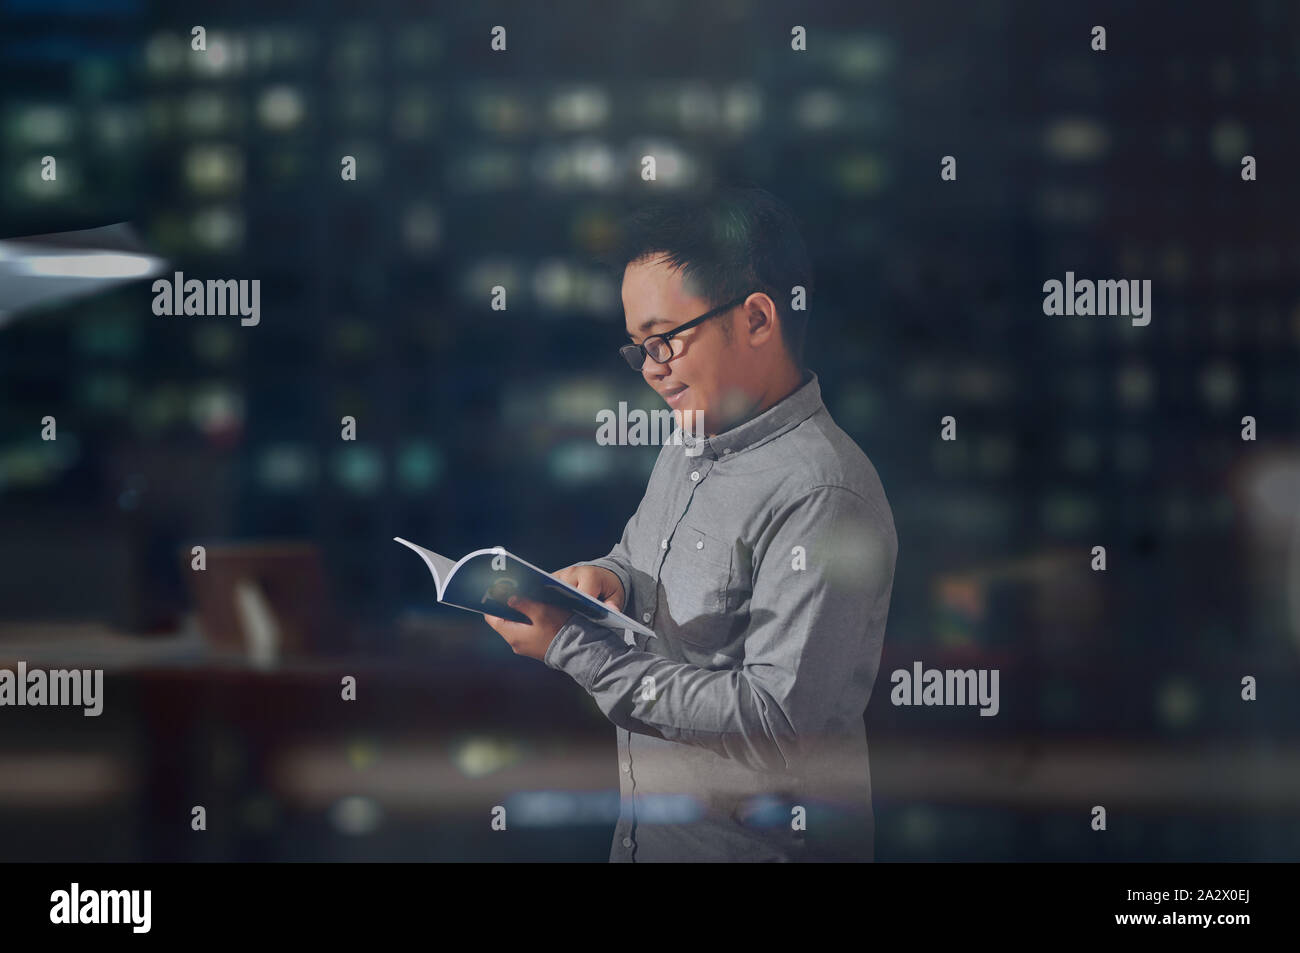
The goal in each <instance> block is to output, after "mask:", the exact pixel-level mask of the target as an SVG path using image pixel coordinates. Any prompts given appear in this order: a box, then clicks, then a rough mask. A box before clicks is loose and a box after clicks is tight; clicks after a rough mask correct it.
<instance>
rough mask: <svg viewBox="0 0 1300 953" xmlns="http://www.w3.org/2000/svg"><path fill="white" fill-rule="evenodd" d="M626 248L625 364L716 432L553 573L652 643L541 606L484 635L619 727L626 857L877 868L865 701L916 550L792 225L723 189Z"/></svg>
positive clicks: (682, 208)
mask: <svg viewBox="0 0 1300 953" xmlns="http://www.w3.org/2000/svg"><path fill="white" fill-rule="evenodd" d="M615 256H616V257H615V261H614V264H615V265H616V266H617V267H621V268H623V269H624V270H623V288H622V296H623V308H624V312H625V316H626V321H627V330H628V337H629V338H630V340H631V343H630V344H628V345H625V346H624V348H623V354H624V357H625V358H626V359H627V360H628V363H629V364H631V365H632V366H633V367H634V368H636V369H639V370H640V372H641V374H642V376H643V377H644V378H645V381H646V383H647V384H649V385H650V386H651V387H652V388H654V390H655V391H657V392H658V393H659V394H660V395H661V396H662V397H663V399H664V400H665V401H666V402H667V404H668V405H669V407H670V408H672V409H673V410H674V411H690V412H692V413H693V414H695V415H700V416H696V417H694V420H695V421H696V422H697V423H696V424H695V425H694V426H691V427H689V428H683V430H684V431H689V430H693V431H695V434H696V435H698V434H700V433H701V432H702V433H703V435H704V437H703V439H700V438H698V436H694V437H693V436H692V435H691V434H690V433H689V432H684V433H683V435H682V439H683V442H684V446H676V445H672V444H667V445H665V446H664V447H663V449H662V450H661V451H660V453H659V458H658V461H657V463H656V464H655V468H654V471H653V473H652V474H651V476H650V482H649V485H648V486H647V488H646V493H645V496H644V498H643V499H642V501H641V504H640V506H639V507H638V508H637V511H636V513H635V514H634V515H633V516H632V518H631V519H630V520H629V521H628V523H627V526H626V528H625V530H624V532H623V538H622V540H621V541H620V542H619V543H618V545H617V546H615V547H614V549H613V550H612V551H611V552H610V553H609V555H607V556H605V557H604V558H602V559H596V560H593V561H591V562H587V563H579V564H577V565H575V566H571V567H569V568H568V569H565V570H561V571H560V572H558V573H557V575H558V576H559V577H560V578H561V579H564V580H565V581H566V582H568V583H569V584H571V585H573V586H576V587H577V588H579V589H581V590H582V591H584V592H587V593H590V594H591V595H593V596H595V597H597V598H598V599H601V600H603V601H606V602H608V603H609V604H610V605H612V606H614V607H615V608H618V609H622V610H623V611H625V612H628V613H630V614H632V615H633V616H634V617H635V618H638V619H640V620H642V621H643V622H644V623H646V625H647V626H649V627H650V628H651V629H652V630H653V631H654V632H655V634H656V636H657V638H654V639H651V638H649V637H647V636H643V635H635V634H634V633H632V632H630V631H628V632H626V633H625V634H624V635H623V637H620V636H619V635H618V634H616V633H613V632H611V631H610V630H608V629H603V628H600V627H597V626H595V625H592V624H590V623H589V622H586V621H585V620H583V619H582V618H581V617H580V616H578V615H571V614H569V613H568V612H566V611H564V610H561V609H556V608H553V607H551V606H546V605H541V604H538V603H534V602H531V601H528V600H517V601H512V603H511V604H512V605H513V606H514V607H515V608H517V609H519V611H521V612H523V613H524V614H525V615H526V616H528V618H529V619H530V620H531V624H524V623H513V622H508V621H506V620H504V619H501V618H498V617H494V616H489V617H488V622H489V624H491V625H492V627H493V628H494V629H496V631H497V632H498V633H500V634H501V635H502V636H503V637H504V638H505V639H506V641H507V642H509V643H510V645H511V646H512V648H513V649H514V650H515V652H516V653H518V654H523V655H528V656H531V657H533V658H536V659H540V660H542V661H544V662H545V664H546V665H548V666H550V667H551V668H554V669H557V670H559V671H563V672H566V673H567V674H568V675H570V676H571V677H572V678H573V679H574V680H575V681H576V682H577V683H578V684H579V685H581V686H582V687H583V688H584V689H585V690H586V691H587V692H589V693H590V694H591V695H592V697H593V698H594V699H595V700H596V703H597V704H598V705H599V707H600V708H601V710H602V711H603V712H604V713H605V714H606V716H607V717H608V718H609V719H610V721H612V722H613V723H614V724H615V725H616V726H617V727H618V732H617V734H618V752H619V782H620V788H621V797H620V812H619V819H618V824H617V827H616V829H615V832H614V842H613V845H612V848H611V851H610V859H611V860H613V861H690V860H710V861H712V860H717V861H768V860H773V861H807V860H832V859H846V860H871V859H873V846H874V840H873V838H874V825H873V814H872V810H871V782H870V770H869V765H868V757H867V742H866V735H865V729H864V725H863V712H864V710H865V708H866V706H867V701H868V699H869V698H870V696H871V689H872V685H873V683H874V682H875V678H876V672H877V669H878V667H879V664H880V650H881V644H882V641H883V638H884V629H885V619H886V616H887V614H888V611H889V598H890V592H891V589H892V585H893V577H894V561H895V557H896V554H897V548H898V544H897V538H896V536H895V533H894V523H893V517H892V515H891V512H890V508H889V504H888V501H887V500H886V498H885V493H884V490H883V489H882V487H881V485H880V480H879V478H878V477H877V475H876V471H875V469H874V468H873V466H872V465H871V463H870V461H869V460H868V459H867V457H866V456H865V455H864V454H863V453H862V451H861V450H860V449H859V448H858V447H857V445H856V444H855V443H854V442H853V441H852V440H851V439H849V437H848V436H846V435H845V434H844V432H843V431H842V430H840V428H839V427H837V426H836V425H835V423H834V421H833V420H832V419H831V417H830V414H829V413H828V412H827V410H826V408H825V406H824V405H823V404H822V400H821V395H820V387H819V381H818V378H817V377H816V375H815V374H813V373H812V372H811V371H807V370H805V369H804V368H803V336H804V329H805V326H806V312H805V311H803V310H801V309H795V308H792V307H791V302H792V301H794V300H796V295H798V294H800V292H799V291H798V290H797V289H800V288H801V289H803V291H804V292H805V293H806V291H807V290H809V289H810V286H811V274H810V267H809V264H808V257H807V252H806V250H805V248H804V246H803V242H802V240H801V239H800V238H799V235H798V230H797V227H796V223H795V220H794V218H793V216H792V215H791V214H790V212H789V211H788V210H787V209H786V208H785V207H784V206H783V205H781V203H779V202H778V201H777V200H776V199H774V198H773V197H772V196H771V195H769V194H767V193H766V192H763V191H761V190H756V189H750V190H738V189H728V190H724V191H722V192H721V193H718V194H716V195H715V196H713V197H712V198H710V199H706V200H704V201H702V202H694V203H690V202H678V203H670V204H665V205H661V206H658V207H655V208H652V209H649V210H646V211H643V212H641V213H639V214H637V215H634V216H632V217H631V219H629V221H628V222H627V224H626V228H625V232H624V235H623V238H622V241H621V243H620V245H619V247H618V249H617V250H616V252H615ZM701 418H702V425H701V424H700V423H699V421H700V420H701ZM687 419H690V418H687Z"/></svg>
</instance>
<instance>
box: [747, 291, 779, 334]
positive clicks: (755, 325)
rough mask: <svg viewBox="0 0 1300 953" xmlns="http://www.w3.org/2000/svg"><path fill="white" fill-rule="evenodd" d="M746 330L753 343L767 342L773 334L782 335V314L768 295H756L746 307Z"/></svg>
mask: <svg viewBox="0 0 1300 953" xmlns="http://www.w3.org/2000/svg"><path fill="white" fill-rule="evenodd" d="M745 330H746V331H747V332H748V333H747V336H748V338H749V340H750V342H751V343H753V344H765V343H767V341H768V340H769V339H771V337H772V336H773V335H776V336H777V337H780V334H781V316H780V315H779V314H778V313H777V310H776V305H775V304H774V303H773V302H772V299H771V298H769V297H768V296H767V295H765V294H764V295H759V296H758V297H755V298H754V299H753V301H752V302H751V304H750V306H749V307H748V308H746V309H745Z"/></svg>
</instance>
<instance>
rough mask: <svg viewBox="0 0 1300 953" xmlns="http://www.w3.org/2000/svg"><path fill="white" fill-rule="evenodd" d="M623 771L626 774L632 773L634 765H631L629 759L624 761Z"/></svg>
mask: <svg viewBox="0 0 1300 953" xmlns="http://www.w3.org/2000/svg"><path fill="white" fill-rule="evenodd" d="M623 773H624V774H631V773H632V765H631V763H630V762H627V761H624V762H623Z"/></svg>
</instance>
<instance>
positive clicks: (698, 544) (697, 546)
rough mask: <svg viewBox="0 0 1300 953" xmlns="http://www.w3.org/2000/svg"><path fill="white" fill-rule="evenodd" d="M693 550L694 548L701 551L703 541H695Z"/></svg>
mask: <svg viewBox="0 0 1300 953" xmlns="http://www.w3.org/2000/svg"><path fill="white" fill-rule="evenodd" d="M695 548H696V549H703V548H704V540H702V539H697V540H696V541H695Z"/></svg>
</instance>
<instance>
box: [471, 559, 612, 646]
mask: <svg viewBox="0 0 1300 953" xmlns="http://www.w3.org/2000/svg"><path fill="white" fill-rule="evenodd" d="M553 575H554V576H555V578H556V579H559V580H560V581H561V582H566V583H568V584H569V585H570V586H572V587H573V588H574V589H577V590H578V591H579V592H581V593H584V594H585V595H588V596H591V597H592V598H593V599H595V600H597V601H598V602H603V603H605V605H607V606H609V607H610V608H611V609H614V610H616V611H618V612H622V611H623V602H624V596H623V584H622V583H621V582H619V581H618V576H616V575H614V574H613V573H612V572H610V571H609V570H608V569H601V568H600V567H598V566H570V567H568V568H567V569H559V570H556V572H555V573H553ZM507 604H508V605H509V606H510V608H512V609H514V610H516V611H518V612H522V613H523V614H524V615H526V616H528V618H529V619H530V620H531V622H532V624H531V625H529V624H528V623H527V622H510V621H508V620H506V619H503V618H501V617H500V616H495V615H487V614H484V616H483V618H485V619H487V623H488V625H490V626H492V628H493V629H495V630H496V632H497V634H498V635H500V636H501V638H503V639H505V640H506V643H507V644H508V645H509V646H510V647H511V648H512V649H514V651H515V654H516V655H527V656H528V657H529V658H535V659H537V660H538V661H539V662H540V661H541V660H542V659H543V658H544V657H545V655H546V650H547V649H549V648H550V647H551V642H552V641H554V639H555V634H556V633H557V632H559V631H560V629H562V628H563V627H564V623H565V622H567V621H568V619H569V616H571V615H572V614H573V612H572V611H571V610H569V609H558V608H556V607H555V606H549V605H546V604H545V603H543V602H534V601H533V600H531V599H524V598H522V597H520V596H513V597H511V598H510V600H509V601H508V603H507Z"/></svg>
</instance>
